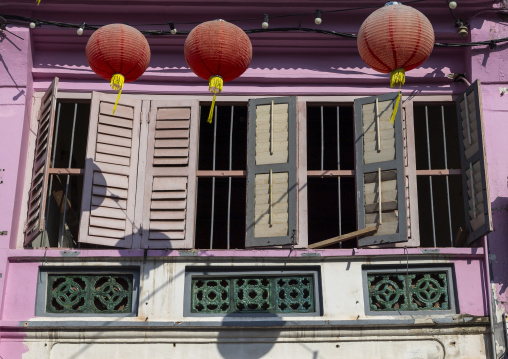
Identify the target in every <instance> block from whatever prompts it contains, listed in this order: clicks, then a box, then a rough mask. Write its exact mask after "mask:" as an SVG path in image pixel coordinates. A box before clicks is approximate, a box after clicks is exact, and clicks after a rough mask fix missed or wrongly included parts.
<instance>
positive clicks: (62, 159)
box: [31, 100, 90, 248]
mask: <svg viewBox="0 0 508 359" xmlns="http://www.w3.org/2000/svg"><path fill="white" fill-rule="evenodd" d="M89 117H90V103H89V102H72V101H65V100H62V101H60V100H59V101H58V102H57V104H56V113H55V122H54V129H53V142H52V153H51V155H50V166H49V171H50V174H49V176H48V186H47V197H46V203H45V204H43V205H45V206H46V209H45V210H46V216H45V218H44V219H43V220H44V221H45V227H44V231H43V232H42V233H41V234H40V235H39V237H38V238H36V239H35V240H34V241H33V242H32V244H31V246H32V247H61V248H73V247H77V246H78V232H79V221H80V217H81V196H82V190H83V173H73V174H72V175H68V174H59V173H58V172H59V171H61V170H66V169H84V167H85V161H86V144H87V137H88V136H87V135H88V123H89Z"/></svg>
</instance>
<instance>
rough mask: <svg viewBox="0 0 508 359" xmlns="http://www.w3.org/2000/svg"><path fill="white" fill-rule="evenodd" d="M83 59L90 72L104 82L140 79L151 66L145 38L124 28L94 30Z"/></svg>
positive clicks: (122, 26)
mask: <svg viewBox="0 0 508 359" xmlns="http://www.w3.org/2000/svg"><path fill="white" fill-rule="evenodd" d="M86 59H87V60H88V64H89V65H90V67H91V68H92V70H93V71H94V72H95V73H96V74H97V75H99V76H100V77H102V78H103V79H106V80H111V77H112V76H113V75H115V74H122V75H123V76H124V77H125V82H132V81H134V80H136V79H137V78H138V77H140V76H141V75H142V74H143V73H144V72H145V70H146V69H147V68H148V65H149V63H150V46H149V45H148V41H146V38H145V36H144V35H143V34H142V33H141V32H139V31H138V30H136V29H135V28H133V27H131V26H128V25H124V24H110V25H106V26H103V27H101V28H100V29H98V30H96V31H95V32H94V33H93V34H92V36H90V39H88V43H87V44H86Z"/></svg>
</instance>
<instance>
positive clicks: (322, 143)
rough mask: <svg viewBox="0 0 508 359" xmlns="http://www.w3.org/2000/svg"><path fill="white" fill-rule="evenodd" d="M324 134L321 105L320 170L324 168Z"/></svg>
mask: <svg viewBox="0 0 508 359" xmlns="http://www.w3.org/2000/svg"><path fill="white" fill-rule="evenodd" d="M324 137H325V135H324V131H323V106H321V171H323V170H324V168H323V164H324V157H325V154H324V150H325V138H324Z"/></svg>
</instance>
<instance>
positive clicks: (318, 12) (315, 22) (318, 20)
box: [314, 10, 323, 25]
mask: <svg viewBox="0 0 508 359" xmlns="http://www.w3.org/2000/svg"><path fill="white" fill-rule="evenodd" d="M322 22H323V20H321V10H316V18H315V19H314V24H316V25H321V23H322Z"/></svg>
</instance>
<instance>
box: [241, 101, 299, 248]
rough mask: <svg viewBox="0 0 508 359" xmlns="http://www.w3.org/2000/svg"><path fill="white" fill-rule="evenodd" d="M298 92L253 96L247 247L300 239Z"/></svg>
mask: <svg viewBox="0 0 508 359" xmlns="http://www.w3.org/2000/svg"><path fill="white" fill-rule="evenodd" d="M296 141H297V139H296V98H295V97H279V98H273V99H268V98H267V99H256V100H250V101H249V119H248V145H247V151H248V154H247V223H246V226H247V237H246V247H263V246H275V245H285V244H296V243H297V242H296V213H297V200H296V198H297V190H296Z"/></svg>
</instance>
